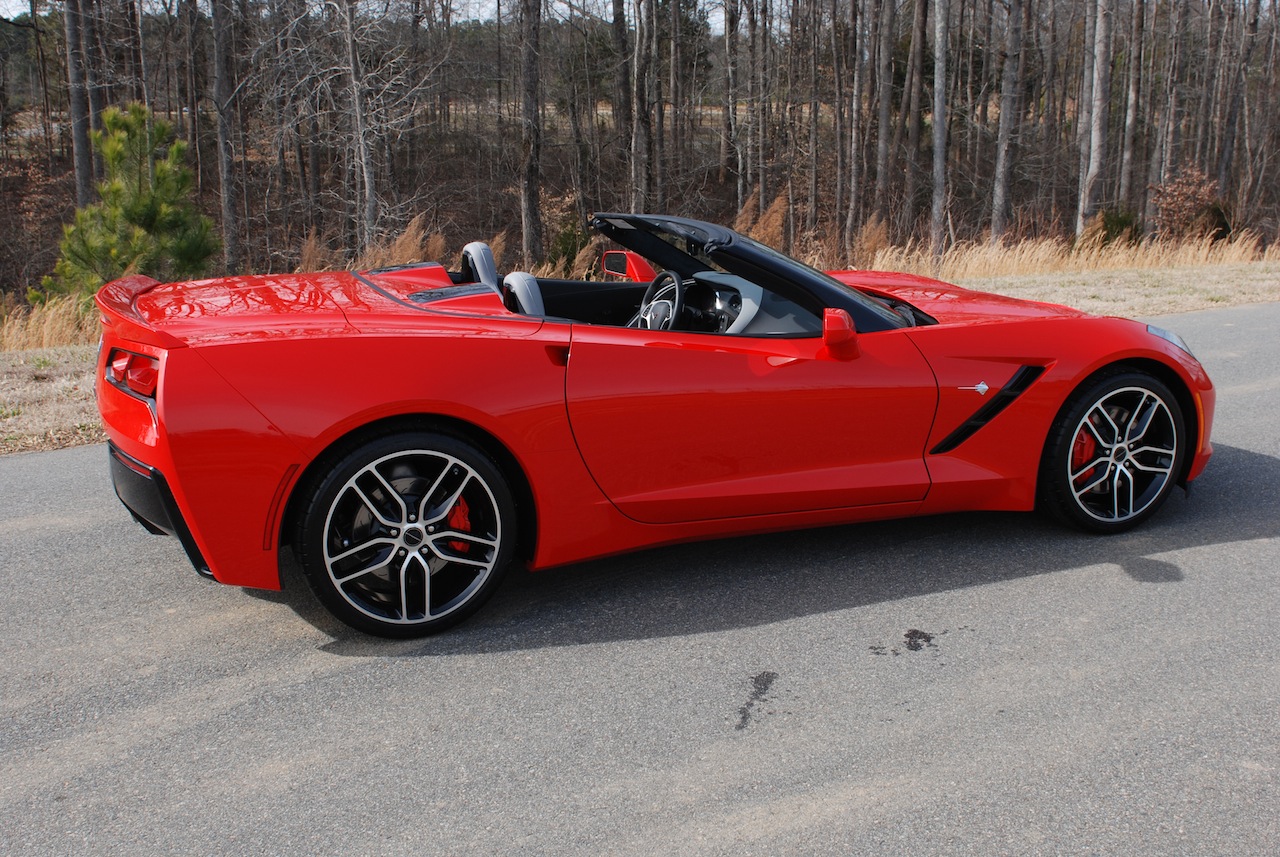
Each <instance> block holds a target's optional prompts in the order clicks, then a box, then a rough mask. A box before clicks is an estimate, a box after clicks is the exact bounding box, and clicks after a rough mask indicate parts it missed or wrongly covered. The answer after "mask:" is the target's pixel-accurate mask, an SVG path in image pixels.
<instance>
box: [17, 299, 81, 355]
mask: <svg viewBox="0 0 1280 857" xmlns="http://www.w3.org/2000/svg"><path fill="white" fill-rule="evenodd" d="M97 341H98V314H97V313H96V312H94V310H93V305H92V304H89V303H86V302H83V301H81V300H79V299H76V298H53V299H51V300H50V301H48V302H47V303H44V304H39V305H36V306H26V305H21V304H14V303H10V302H5V303H4V304H0V351H29V350H31V349H33V348H53V347H56V346H59V345H91V344H93V343H94V342H97Z"/></svg>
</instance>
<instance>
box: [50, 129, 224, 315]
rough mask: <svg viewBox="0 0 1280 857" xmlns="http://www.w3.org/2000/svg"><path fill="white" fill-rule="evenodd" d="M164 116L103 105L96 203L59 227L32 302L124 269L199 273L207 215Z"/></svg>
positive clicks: (91, 287) (85, 289) (92, 285)
mask: <svg viewBox="0 0 1280 857" xmlns="http://www.w3.org/2000/svg"><path fill="white" fill-rule="evenodd" d="M172 134H173V129H172V126H171V125H170V124H169V123H168V122H163V121H160V120H154V119H153V118H152V117H151V115H150V114H149V113H148V111H147V109H146V108H145V107H143V106H142V105H141V104H130V105H129V106H128V108H126V109H125V110H120V109H118V108H114V107H112V108H108V109H107V110H105V111H103V114H102V130H101V131H95V132H94V133H93V145H94V149H95V151H96V152H97V153H98V154H99V155H100V156H101V157H102V167H103V175H104V179H103V181H102V183H101V184H99V185H98V193H99V194H100V196H101V198H102V200H101V202H97V203H94V204H93V205H87V206H85V207H83V208H80V209H78V210H77V211H76V214H75V221H74V222H73V223H71V224H70V225H68V226H64V227H63V237H62V245H61V255H60V256H59V258H58V261H57V263H56V264H55V266H54V269H53V274H52V276H48V277H45V278H44V280H43V281H42V283H41V288H40V289H33V290H32V292H31V294H30V295H29V296H28V298H29V299H30V300H31V301H32V303H38V302H42V301H45V300H48V299H49V298H50V297H52V296H54V295H72V296H79V297H87V296H89V295H90V294H92V293H93V292H94V291H95V290H96V289H97V288H98V287H99V286H101V285H102V284H103V283H105V282H108V281H110V280H114V279H116V278H118V277H121V276H123V275H125V274H134V273H138V274H146V275H147V276H150V277H155V278H156V279H160V280H165V279H189V278H192V277H196V276H199V275H201V274H202V273H204V271H205V267H206V265H207V264H208V261H209V259H210V257H211V256H213V254H214V253H215V252H217V249H218V242H217V239H216V238H215V237H214V235H213V224H212V222H211V221H210V220H209V218H207V217H205V216H203V215H201V214H200V213H199V212H197V211H196V210H195V208H194V206H192V205H191V203H190V201H189V197H190V194H191V186H192V175H191V170H189V169H187V167H186V164H185V155H186V143H184V142H183V141H181V140H172V139H171V137H172Z"/></svg>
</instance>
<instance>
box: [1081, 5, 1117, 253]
mask: <svg viewBox="0 0 1280 857" xmlns="http://www.w3.org/2000/svg"><path fill="white" fill-rule="evenodd" d="M1097 2H1098V9H1097V12H1096V16H1097V20H1096V26H1095V27H1094V37H1093V86H1092V92H1093V108H1092V110H1091V111H1090V114H1091V115H1090V117H1089V119H1090V122H1089V164H1088V167H1087V169H1086V171H1085V174H1084V178H1083V180H1082V181H1081V189H1080V206H1079V208H1078V209H1077V211H1076V237H1077V238H1079V237H1080V236H1081V234H1083V233H1084V227H1085V224H1086V223H1087V222H1088V221H1089V218H1091V217H1093V215H1094V214H1095V213H1096V212H1097V210H1098V207H1099V205H1100V201H1101V199H1102V184H1103V179H1104V178H1105V171H1106V168H1107V113H1108V107H1109V105H1110V93H1111V17H1112V8H1111V4H1112V2H1113V0H1097Z"/></svg>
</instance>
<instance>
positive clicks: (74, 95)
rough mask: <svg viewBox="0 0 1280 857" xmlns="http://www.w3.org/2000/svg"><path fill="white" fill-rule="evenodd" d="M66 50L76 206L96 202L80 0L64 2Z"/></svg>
mask: <svg viewBox="0 0 1280 857" xmlns="http://www.w3.org/2000/svg"><path fill="white" fill-rule="evenodd" d="M62 21H63V27H64V29H65V31H66V49H67V101H68V106H69V108H70V114H71V152H72V159H73V162H74V164H75V178H76V205H77V206H78V207H84V206H86V205H88V204H89V203H90V202H91V201H92V200H93V158H92V155H91V150H90V147H89V95H88V92H87V91H86V88H85V79H84V51H83V49H82V46H81V42H80V30H81V18H80V0H63V8H62Z"/></svg>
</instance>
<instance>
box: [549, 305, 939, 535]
mask: <svg viewBox="0 0 1280 857" xmlns="http://www.w3.org/2000/svg"><path fill="white" fill-rule="evenodd" d="M565 392H566V400H567V407H568V413H569V421H570V425H571V426H572V429H573V434H574V437H575V439H576V441H577V444H578V448H579V450H580V451H581V453H582V457H583V460H584V461H585V463H586V465H587V468H588V469H589V470H590V472H591V474H592V476H593V477H594V478H595V480H596V483H597V484H598V485H599V486H600V488H601V490H602V491H603V492H604V493H605V495H606V496H608V497H609V499H610V500H611V501H612V502H613V503H614V504H615V505H616V506H617V507H618V509H619V510H621V511H622V512H623V513H624V514H625V515H627V516H629V517H631V518H632V519H634V520H637V521H642V522H646V523H675V522H683V521H694V520H708V519H716V518H727V517H737V516H745V515H769V514H777V513H787V512H804V511H813V510H819V509H832V508H842V507H850V506H865V505H870V504H886V503H911V502H915V501H919V500H922V499H923V498H924V496H925V494H926V493H927V491H928V488H929V477H928V473H927V471H926V469H925V464H924V457H923V456H924V446H925V441H926V439H927V436H928V433H929V428H930V425H931V423H932V420H933V415H934V411H935V409H936V406H937V398H938V397H937V387H936V384H935V381H934V378H933V373H932V371H931V370H930V368H929V366H928V364H927V362H926V361H925V359H924V358H923V357H922V356H921V354H920V352H919V350H917V349H916V347H915V346H914V345H913V344H912V343H911V341H910V340H909V338H908V337H907V336H906V335H905V334H904V332H903V331H900V330H888V331H882V332H876V333H868V334H864V335H860V336H859V337H858V338H857V348H856V354H849V353H845V354H844V355H843V356H841V357H837V356H835V355H833V354H832V353H830V352H829V351H828V349H827V348H826V347H825V346H824V345H823V342H822V338H821V337H820V336H808V337H802V338H784V337H776V336H761V337H752V336H727V335H720V334H702V333H688V332H681V331H651V330H633V329H628V328H612V327H597V326H591V325H581V324H575V325H573V329H572V342H571V345H570V356H569V362H568V370H567V374H566V390H565Z"/></svg>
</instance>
